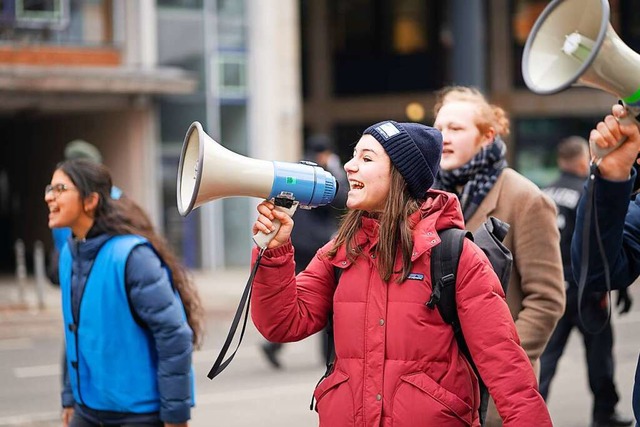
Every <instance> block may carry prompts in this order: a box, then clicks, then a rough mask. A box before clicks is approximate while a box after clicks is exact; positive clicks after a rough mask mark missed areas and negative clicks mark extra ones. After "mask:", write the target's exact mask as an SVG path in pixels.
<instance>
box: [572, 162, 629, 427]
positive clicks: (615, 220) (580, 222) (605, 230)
mask: <svg viewBox="0 0 640 427" xmlns="http://www.w3.org/2000/svg"><path fill="white" fill-rule="evenodd" d="M635 176H636V173H635V171H632V173H631V177H630V178H629V180H628V181H623V182H613V181H607V180H605V179H604V178H601V177H599V176H596V179H595V181H594V192H595V201H594V207H595V208H597V218H598V225H599V228H600V238H601V242H602V245H603V246H604V253H605V254H607V262H608V264H609V271H610V275H611V281H610V283H611V287H612V288H613V289H620V288H626V287H627V286H629V285H631V283H633V281H634V280H635V279H636V278H637V277H638V275H640V198H636V199H635V200H634V201H631V202H630V201H629V199H630V196H631V191H632V189H633V183H634V180H635ZM586 202H587V200H586V197H585V196H584V194H583V196H582V199H581V200H580V204H579V205H578V215H577V218H576V226H575V231H574V233H573V241H572V246H571V262H572V265H573V276H574V278H575V280H576V282H578V281H579V279H580V273H581V271H582V268H583V267H585V268H588V274H587V281H586V289H585V290H586V291H606V284H605V272H604V265H603V263H602V260H601V257H600V251H599V250H598V242H597V239H596V231H595V228H594V224H595V222H594V221H595V219H594V218H595V215H594V214H595V212H592V213H591V224H590V227H589V228H590V230H589V259H588V266H583V265H582V259H581V257H582V248H583V244H584V243H586V242H583V239H582V229H583V227H584V222H585V206H586ZM639 362H640V360H639ZM639 368H640V366H639V367H636V379H635V385H634V388H633V412H634V414H635V418H636V421H639V420H640V370H639Z"/></svg>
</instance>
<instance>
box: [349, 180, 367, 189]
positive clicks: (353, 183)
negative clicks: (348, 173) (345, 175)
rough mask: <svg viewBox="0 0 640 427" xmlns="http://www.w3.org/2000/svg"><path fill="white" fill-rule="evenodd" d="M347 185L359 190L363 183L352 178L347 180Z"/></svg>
mask: <svg viewBox="0 0 640 427" xmlns="http://www.w3.org/2000/svg"><path fill="white" fill-rule="evenodd" d="M349 187H350V188H351V189H352V190H361V189H362V188H364V183H362V182H360V181H356V180H354V179H352V180H349Z"/></svg>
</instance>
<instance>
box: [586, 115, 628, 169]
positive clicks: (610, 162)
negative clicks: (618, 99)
mask: <svg viewBox="0 0 640 427" xmlns="http://www.w3.org/2000/svg"><path fill="white" fill-rule="evenodd" d="M611 113H612V114H610V115H608V116H606V117H605V118H604V120H603V121H601V122H600V123H598V125H597V126H596V128H595V129H593V130H592V131H591V134H590V135H589V144H591V145H594V144H595V145H596V146H598V147H599V148H601V149H603V150H607V149H611V148H613V147H615V146H616V145H618V144H619V143H620V140H622V139H626V140H625V141H624V142H623V143H622V144H621V145H620V147H618V148H616V149H615V150H613V151H611V152H610V153H608V154H606V155H605V156H603V157H602V158H601V159H596V164H597V165H598V170H599V171H600V174H601V175H602V177H603V178H606V179H609V180H611V181H625V180H627V179H629V175H630V172H631V168H632V167H633V162H635V161H636V159H637V157H638V151H640V132H639V131H638V126H637V124H636V122H635V121H634V120H629V119H628V117H627V110H626V108H625V107H623V106H622V105H614V106H613V108H612V109H611Z"/></svg>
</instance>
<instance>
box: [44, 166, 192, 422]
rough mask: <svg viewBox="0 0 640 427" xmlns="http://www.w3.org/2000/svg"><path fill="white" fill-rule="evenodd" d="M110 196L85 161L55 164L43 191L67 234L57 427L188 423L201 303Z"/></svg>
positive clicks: (173, 263)
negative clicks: (65, 371) (62, 378)
mask: <svg viewBox="0 0 640 427" xmlns="http://www.w3.org/2000/svg"><path fill="white" fill-rule="evenodd" d="M111 189H112V182H111V176H110V174H109V172H108V170H107V169H106V168H105V167H104V166H102V165H100V164H97V163H95V162H91V161H87V160H68V161H65V162H63V163H61V164H60V165H58V168H57V169H56V170H55V172H54V173H53V176H52V178H51V183H50V184H49V185H47V186H46V188H45V202H46V203H47V206H48V208H49V218H48V225H49V227H50V228H55V227H69V228H71V231H72V237H71V238H70V239H69V241H68V244H67V245H65V246H64V248H63V250H62V253H61V254H60V261H59V270H60V285H61V291H62V309H63V319H64V325H65V327H64V329H65V343H66V359H67V369H68V375H67V378H66V379H65V382H64V386H63V390H62V406H63V413H62V420H63V426H65V427H67V426H71V427H91V426H122V427H134V426H135V427H138V426H140V427H142V426H187V422H188V420H189V419H190V411H191V406H192V405H193V401H194V399H193V392H194V389H193V385H194V383H193V375H192V369H191V355H192V351H193V348H194V345H198V344H199V342H200V340H201V338H202V308H201V307H202V306H201V304H200V300H199V297H198V294H197V292H196V288H195V287H194V285H193V283H192V282H191V281H190V279H189V277H188V276H187V272H186V270H185V269H184V267H183V266H182V265H180V263H179V262H178V260H177V259H176V257H175V255H173V253H172V252H171V250H170V249H169V247H168V246H167V244H166V243H165V242H164V240H163V239H162V238H161V237H160V236H159V235H158V234H157V233H156V232H155V231H154V229H153V227H152V225H151V222H150V221H149V218H148V216H147V215H146V213H145V212H144V211H143V210H142V209H141V208H140V207H139V206H138V205H137V204H136V203H134V202H133V201H132V200H130V199H128V198H127V197H120V198H117V199H114V198H113V197H112V194H111Z"/></svg>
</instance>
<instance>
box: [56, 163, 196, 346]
mask: <svg viewBox="0 0 640 427" xmlns="http://www.w3.org/2000/svg"><path fill="white" fill-rule="evenodd" d="M57 169H59V170H61V171H62V172H64V173H65V174H66V175H67V176H68V177H69V179H71V181H72V182H73V184H74V185H75V186H76V188H77V189H78V192H79V193H80V197H81V199H82V200H84V199H85V198H87V197H88V196H90V195H91V193H97V194H98V196H99V200H98V205H97V206H96V210H95V212H94V224H93V228H94V229H96V230H98V231H100V232H103V233H107V234H111V235H122V234H137V235H139V236H142V237H144V238H146V239H147V240H148V241H149V243H151V246H153V249H154V250H155V251H156V252H157V253H158V255H159V256H160V258H161V260H162V261H163V262H164V263H165V264H166V265H167V267H169V270H170V271H171V278H172V282H173V286H174V287H175V289H176V290H177V291H178V293H179V294H180V299H181V300H182V304H183V305H184V309H185V312H186V315H187V322H188V323H189V326H190V327H191V330H192V331H193V343H194V346H195V347H196V348H199V347H200V345H201V344H202V339H203V334H204V309H203V307H202V303H201V301H200V297H199V295H198V290H197V288H196V286H195V284H194V283H193V280H192V278H191V277H190V275H189V274H188V272H187V269H186V268H185V267H184V266H183V265H182V263H180V262H179V260H178V258H177V257H176V256H175V254H174V253H173V251H172V250H171V248H170V247H169V245H168V244H167V242H166V240H165V239H164V238H163V237H162V236H160V235H159V234H158V233H157V232H156V231H155V229H154V227H153V224H152V223H151V220H150V219H149V216H148V215H147V213H146V212H145V211H144V209H142V207H140V206H139V205H138V204H137V203H136V202H134V201H133V200H131V199H130V198H128V197H126V196H124V195H123V196H122V197H120V198H119V199H117V200H114V199H113V198H111V188H112V186H113V184H112V181H111V175H110V173H109V170H108V169H107V168H106V167H105V166H103V165H101V164H98V163H95V162H92V161H89V160H84V159H74V160H67V161H65V162H62V163H60V164H59V165H58V168H57Z"/></svg>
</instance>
